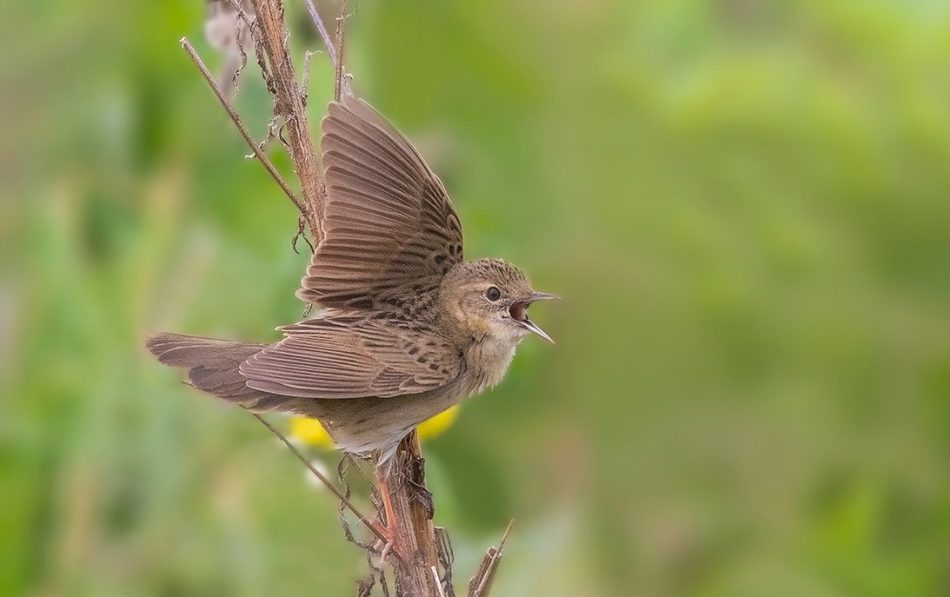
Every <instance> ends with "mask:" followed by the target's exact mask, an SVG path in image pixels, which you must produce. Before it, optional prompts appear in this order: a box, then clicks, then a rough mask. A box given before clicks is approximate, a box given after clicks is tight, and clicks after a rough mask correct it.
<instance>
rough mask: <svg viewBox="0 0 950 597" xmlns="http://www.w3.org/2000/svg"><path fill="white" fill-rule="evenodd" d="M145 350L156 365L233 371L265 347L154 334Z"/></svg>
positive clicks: (262, 345) (179, 335)
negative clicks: (151, 355)
mask: <svg viewBox="0 0 950 597" xmlns="http://www.w3.org/2000/svg"><path fill="white" fill-rule="evenodd" d="M145 346H146V347H147V348H148V349H149V350H150V351H151V352H152V354H154V355H155V356H156V357H158V360H159V362H161V363H163V364H165V365H170V366H172V367H205V368H208V369H227V368H229V367H236V366H237V365H240V364H241V363H242V362H244V361H245V360H247V359H248V358H250V357H251V356H253V355H255V354H257V353H258V352H260V351H261V349H263V348H264V347H265V346H266V344H245V343H243V342H230V341H228V340H216V339H214V338H203V337H201V336H185V335H184V334H156V335H154V336H152V337H151V338H149V339H148V341H146V342H145Z"/></svg>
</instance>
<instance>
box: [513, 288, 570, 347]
mask: <svg viewBox="0 0 950 597" xmlns="http://www.w3.org/2000/svg"><path fill="white" fill-rule="evenodd" d="M559 298H561V297H559V296H557V295H556V294H550V293H548V292H535V293H532V295H531V296H530V297H528V299H527V300H523V301H515V302H513V303H511V306H510V307H509V308H508V314H509V315H511V318H512V319H514V320H515V321H517V322H518V323H519V324H521V326H522V327H524V328H525V329H528V330H531V331H532V332H534V333H535V334H537V335H539V336H541V337H542V338H544V339H545V340H547V341H548V342H550V343H551V344H554V338H552V337H551V336H549V335H548V333H547V332H545V331H544V330H542V329H541V327H540V326H538V324H536V323H535V322H533V321H531V320H530V319H529V318H528V306H529V305H530V304H531V303H533V302H535V301H550V300H555V299H559Z"/></svg>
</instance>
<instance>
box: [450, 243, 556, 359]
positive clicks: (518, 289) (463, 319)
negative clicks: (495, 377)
mask: <svg viewBox="0 0 950 597" xmlns="http://www.w3.org/2000/svg"><path fill="white" fill-rule="evenodd" d="M441 298H442V301H443V306H444V308H445V312H446V313H447V314H448V315H449V317H450V318H451V320H452V323H453V324H455V327H457V328H458V331H459V332H460V333H461V334H463V335H465V336H470V337H484V336H489V337H491V338H493V339H495V340H499V341H510V342H511V343H512V344H517V343H518V342H519V341H520V340H521V339H522V338H524V337H525V336H527V335H528V334H529V333H531V332H534V333H535V334H537V335H539V336H541V337H542V338H544V339H545V340H547V341H548V342H551V343H554V340H552V339H551V336H549V335H548V334H547V332H545V331H544V330H542V329H541V328H540V327H539V326H538V325H537V324H536V323H534V322H533V321H531V319H529V318H528V307H529V306H530V305H531V303H533V302H535V301H543V300H550V299H556V298H558V297H557V296H555V295H553V294H548V293H546V292H537V291H535V290H534V289H533V288H532V287H531V283H530V282H528V279H527V278H526V277H525V275H524V273H523V272H522V271H521V270H520V269H518V268H517V267H515V266H513V265H511V264H510V263H508V262H507V261H503V260H501V259H479V260H478V261H472V262H470V263H461V264H459V265H457V266H455V267H454V268H453V269H452V270H451V271H450V272H449V273H448V274H446V277H445V279H444V280H443V282H442V288H441Z"/></svg>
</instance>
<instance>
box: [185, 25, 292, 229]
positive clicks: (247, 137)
mask: <svg viewBox="0 0 950 597" xmlns="http://www.w3.org/2000/svg"><path fill="white" fill-rule="evenodd" d="M180 43H181V47H182V48H184V50H185V52H187V53H188V56H189V57H190V58H191V61H192V62H194V63H195V66H197V67H198V70H199V71H200V72H201V76H202V77H203V78H204V80H205V82H207V83H208V86H209V87H211V90H212V91H214V94H215V96H217V98H218V102H220V104H221V107H223V108H224V110H225V112H227V113H228V116H230V117H231V122H233V123H234V126H236V127H237V129H238V131H239V132H240V133H241V136H242V137H244V141H245V142H247V146H248V147H250V148H251V151H252V152H253V154H254V157H256V158H257V160H258V161H259V162H260V163H261V164H262V165H263V166H264V169H265V170H267V173H268V174H270V175H271V178H273V179H274V182H276V183H277V186H279V187H280V188H281V189H282V190H283V191H284V194H286V195H287V197H288V198H289V199H290V200H291V201H293V203H294V205H295V206H297V209H298V210H300V213H306V212H307V208H306V206H305V205H304V204H303V203H302V202H301V201H300V199H299V198H298V197H297V196H296V195H295V194H294V192H293V191H291V190H290V187H289V186H288V185H287V181H285V180H284V178H283V177H282V176H281V175H280V172H278V171H277V168H275V167H274V164H272V163H271V161H270V159H268V157H267V155H266V154H265V153H264V151H263V150H262V148H261V147H258V145H257V143H256V142H255V141H254V137H252V136H251V132H250V131H249V130H247V127H246V126H244V122H243V121H242V120H241V117H240V116H238V113H237V112H236V111H235V110H234V107H233V106H231V102H229V101H228V98H227V97H226V96H225V95H224V91H222V90H221V88H220V87H219V86H218V84H217V83H216V82H215V80H214V76H213V75H212V74H211V71H209V70H208V67H207V66H205V63H204V61H202V60H201V57H200V56H198V53H197V52H196V51H195V48H194V46H192V45H191V42H190V41H188V38H187V37H183V38H181V40H180Z"/></svg>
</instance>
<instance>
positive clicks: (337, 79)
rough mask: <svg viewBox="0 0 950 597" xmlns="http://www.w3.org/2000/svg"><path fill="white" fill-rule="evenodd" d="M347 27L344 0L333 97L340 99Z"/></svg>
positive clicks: (337, 26)
mask: <svg viewBox="0 0 950 597" xmlns="http://www.w3.org/2000/svg"><path fill="white" fill-rule="evenodd" d="M345 29H346V0H343V8H342V9H340V17H339V18H338V19H337V21H336V54H337V62H336V64H334V67H335V69H334V70H335V72H334V77H333V99H335V100H336V101H340V97H341V94H342V93H343V81H344V76H343V49H344V45H343V35H344V31H345Z"/></svg>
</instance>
